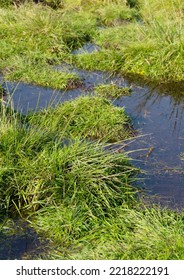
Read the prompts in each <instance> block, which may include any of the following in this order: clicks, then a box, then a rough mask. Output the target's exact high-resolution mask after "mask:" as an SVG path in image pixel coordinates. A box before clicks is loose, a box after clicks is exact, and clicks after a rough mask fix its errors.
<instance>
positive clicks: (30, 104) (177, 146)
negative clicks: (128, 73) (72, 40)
mask: <svg viewBox="0 0 184 280" xmlns="http://www.w3.org/2000/svg"><path fill="white" fill-rule="evenodd" d="M88 46H89V45H87V47H86V46H85V47H84V50H85V51H90V52H91V51H94V50H95V51H96V50H97V48H95V46H92V45H90V47H89V48H88ZM81 51H82V49H81V50H79V51H78V52H79V53H80V52H81ZM78 52H77V51H76V53H78ZM55 70H56V71H61V72H62V71H63V72H68V73H74V74H77V75H78V76H79V77H80V79H81V80H82V84H81V86H80V87H79V88H77V89H73V90H67V91H54V90H53V89H49V88H43V87H38V86H33V85H28V84H23V83H19V84H16V83H10V82H6V84H4V86H6V89H7V91H8V92H9V93H10V96H11V98H10V99H9V100H11V102H13V104H14V107H15V108H16V110H18V111H19V112H22V113H24V114H26V113H27V112H28V111H30V110H34V111H35V110H40V109H42V108H45V107H47V106H56V105H57V104H58V103H61V102H64V101H67V100H72V99H74V98H76V97H78V96H80V95H88V94H94V90H93V89H94V87H95V86H98V85H101V84H105V85H107V84H116V85H118V86H119V87H131V95H129V96H122V97H120V98H117V99H115V100H114V101H113V104H114V105H115V106H119V107H124V106H125V107H126V112H127V114H128V115H130V116H131V118H132V120H133V126H134V128H135V129H136V130H137V132H138V136H139V137H138V138H137V139H136V140H134V141H133V142H131V144H129V145H128V147H127V150H129V151H133V152H131V153H130V156H131V157H132V158H133V163H134V165H135V166H137V167H139V168H141V169H142V170H143V172H144V174H142V175H141V178H140V179H141V181H140V186H141V187H143V188H144V189H145V190H146V191H147V192H148V193H149V194H150V195H151V196H153V195H154V196H156V197H155V198H154V201H157V202H159V203H160V204H161V205H163V206H166V205H167V206H169V207H171V208H180V209H181V208H182V207H183V205H184V161H182V160H181V154H182V153H183V151H184V141H183V140H184V97H183V98H182V95H180V97H178V93H181V92H182V91H184V88H183V84H181V83H180V84H175V85H165V86H164V87H161V86H159V87H156V86H153V85H149V86H148V85H143V83H141V82H138V81H133V80H130V79H125V78H123V77H117V76H112V75H110V74H108V73H104V72H100V71H95V72H92V71H90V72H89V71H86V70H80V69H77V68H74V67H72V66H70V65H69V64H62V65H60V66H57V67H55ZM155 199H156V200H155Z"/></svg>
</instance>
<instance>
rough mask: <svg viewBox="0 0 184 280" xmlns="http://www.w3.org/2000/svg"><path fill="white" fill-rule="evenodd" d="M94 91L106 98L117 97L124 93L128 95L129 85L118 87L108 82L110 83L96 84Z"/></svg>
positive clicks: (129, 91)
mask: <svg viewBox="0 0 184 280" xmlns="http://www.w3.org/2000/svg"><path fill="white" fill-rule="evenodd" d="M94 91H95V93H96V94H97V95H99V96H103V97H106V98H111V99H115V98H119V97H121V96H124V95H126V96H127V95H130V93H131V88H130V87H118V86H117V85H115V84H113V83H112V84H110V85H100V86H96V87H95V88H94Z"/></svg>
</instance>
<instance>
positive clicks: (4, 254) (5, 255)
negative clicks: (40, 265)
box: [0, 219, 48, 260]
mask: <svg viewBox="0 0 184 280" xmlns="http://www.w3.org/2000/svg"><path fill="white" fill-rule="evenodd" d="M47 244H48V242H46V241H44V242H43V241H40V238H39V237H38V235H37V233H36V232H35V231H34V229H32V228H31V227H30V226H29V225H28V224H27V223H26V222H24V221H23V220H21V219H15V220H10V221H9V223H4V224H2V225H0V260H13V259H18V260H19V259H32V258H33V256H34V258H35V256H36V255H38V254H39V253H41V252H43V251H44V247H46V246H47Z"/></svg>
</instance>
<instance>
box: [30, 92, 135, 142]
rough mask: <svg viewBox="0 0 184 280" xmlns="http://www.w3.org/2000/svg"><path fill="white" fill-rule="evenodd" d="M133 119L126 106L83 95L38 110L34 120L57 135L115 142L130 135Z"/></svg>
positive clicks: (31, 121)
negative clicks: (127, 112) (39, 111)
mask: <svg viewBox="0 0 184 280" xmlns="http://www.w3.org/2000/svg"><path fill="white" fill-rule="evenodd" d="M129 123H130V119H129V118H128V117H127V115H126V114H125V110H124V108H118V107H114V106H113V105H112V104H111V103H110V101H108V100H107V99H105V98H103V97H97V96H95V97H92V96H86V97H80V98H77V99H76V100H74V101H72V102H65V103H64V105H60V106H58V107H57V108H55V109H50V110H46V111H45V112H43V113H42V114H38V115H36V114H34V115H33V117H32V118H31V120H30V124H31V125H32V124H34V125H35V124H36V125H37V124H38V125H39V126H40V127H43V129H44V128H45V127H49V128H50V131H52V133H53V135H58V136H60V137H63V138H65V137H66V138H67V137H69V138H70V137H72V138H73V137H81V138H84V137H85V138H88V139H100V140H101V141H102V140H103V141H110V142H115V141H119V140H124V139H126V138H127V137H129V135H130V133H131V130H130V129H129Z"/></svg>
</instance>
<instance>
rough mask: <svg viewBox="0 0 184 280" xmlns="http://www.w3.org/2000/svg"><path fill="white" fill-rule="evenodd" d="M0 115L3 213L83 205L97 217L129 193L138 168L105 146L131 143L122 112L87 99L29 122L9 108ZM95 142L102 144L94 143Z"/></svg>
mask: <svg viewBox="0 0 184 280" xmlns="http://www.w3.org/2000/svg"><path fill="white" fill-rule="evenodd" d="M1 115H2V116H1V121H0V132H1V133H0V143H1V144H0V156H1V162H0V163H1V169H0V170H1V174H0V186H1V188H0V190H1V195H0V199H1V205H4V206H3V207H4V209H7V210H10V212H11V211H13V209H15V210H17V211H18V212H19V213H21V211H23V212H24V210H25V209H26V210H27V209H28V210H33V209H35V210H36V209H38V208H40V207H41V206H43V205H47V204H48V203H52V204H53V203H56V202H57V203H59V204H60V203H64V201H66V202H67V201H70V203H71V201H73V203H74V204H75V203H78V201H80V200H81V199H84V201H85V203H86V205H88V207H89V208H91V207H92V208H93V211H96V209H98V207H100V208H104V210H105V208H108V209H110V208H111V207H112V205H115V204H116V203H118V201H119V202H121V201H123V200H124V199H125V198H126V196H127V194H128V193H129V192H130V193H131V188H130V184H129V180H130V179H128V178H129V177H130V176H131V174H132V173H133V170H134V168H133V167H131V166H130V165H129V163H128V159H127V158H126V156H125V154H119V153H116V151H111V152H110V151H107V150H105V144H103V143H106V141H107V140H108V141H109V140H111V141H113V140H116V139H120V136H121V139H122V140H123V139H125V138H127V135H128V132H126V129H124V125H125V124H126V123H127V121H128V119H127V117H126V116H125V113H124V110H123V109H121V110H120V109H118V108H114V107H113V106H112V105H111V104H110V103H109V102H108V101H105V100H104V99H103V98H101V99H100V98H97V97H94V98H91V99H90V98H84V97H83V98H79V99H78V100H76V101H72V102H66V103H65V104H64V105H60V106H58V107H56V108H55V109H50V110H48V111H46V112H45V113H38V114H33V115H31V116H30V117H25V118H22V117H21V116H19V115H15V114H14V113H12V112H9V109H8V108H6V107H2V110H1ZM86 138H88V140H86ZM92 138H95V139H99V140H98V141H95V142H91V139H92ZM99 141H100V142H101V144H100V142H99ZM130 197H131V195H130ZM54 201H55V202H54ZM91 211H92V209H91Z"/></svg>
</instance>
